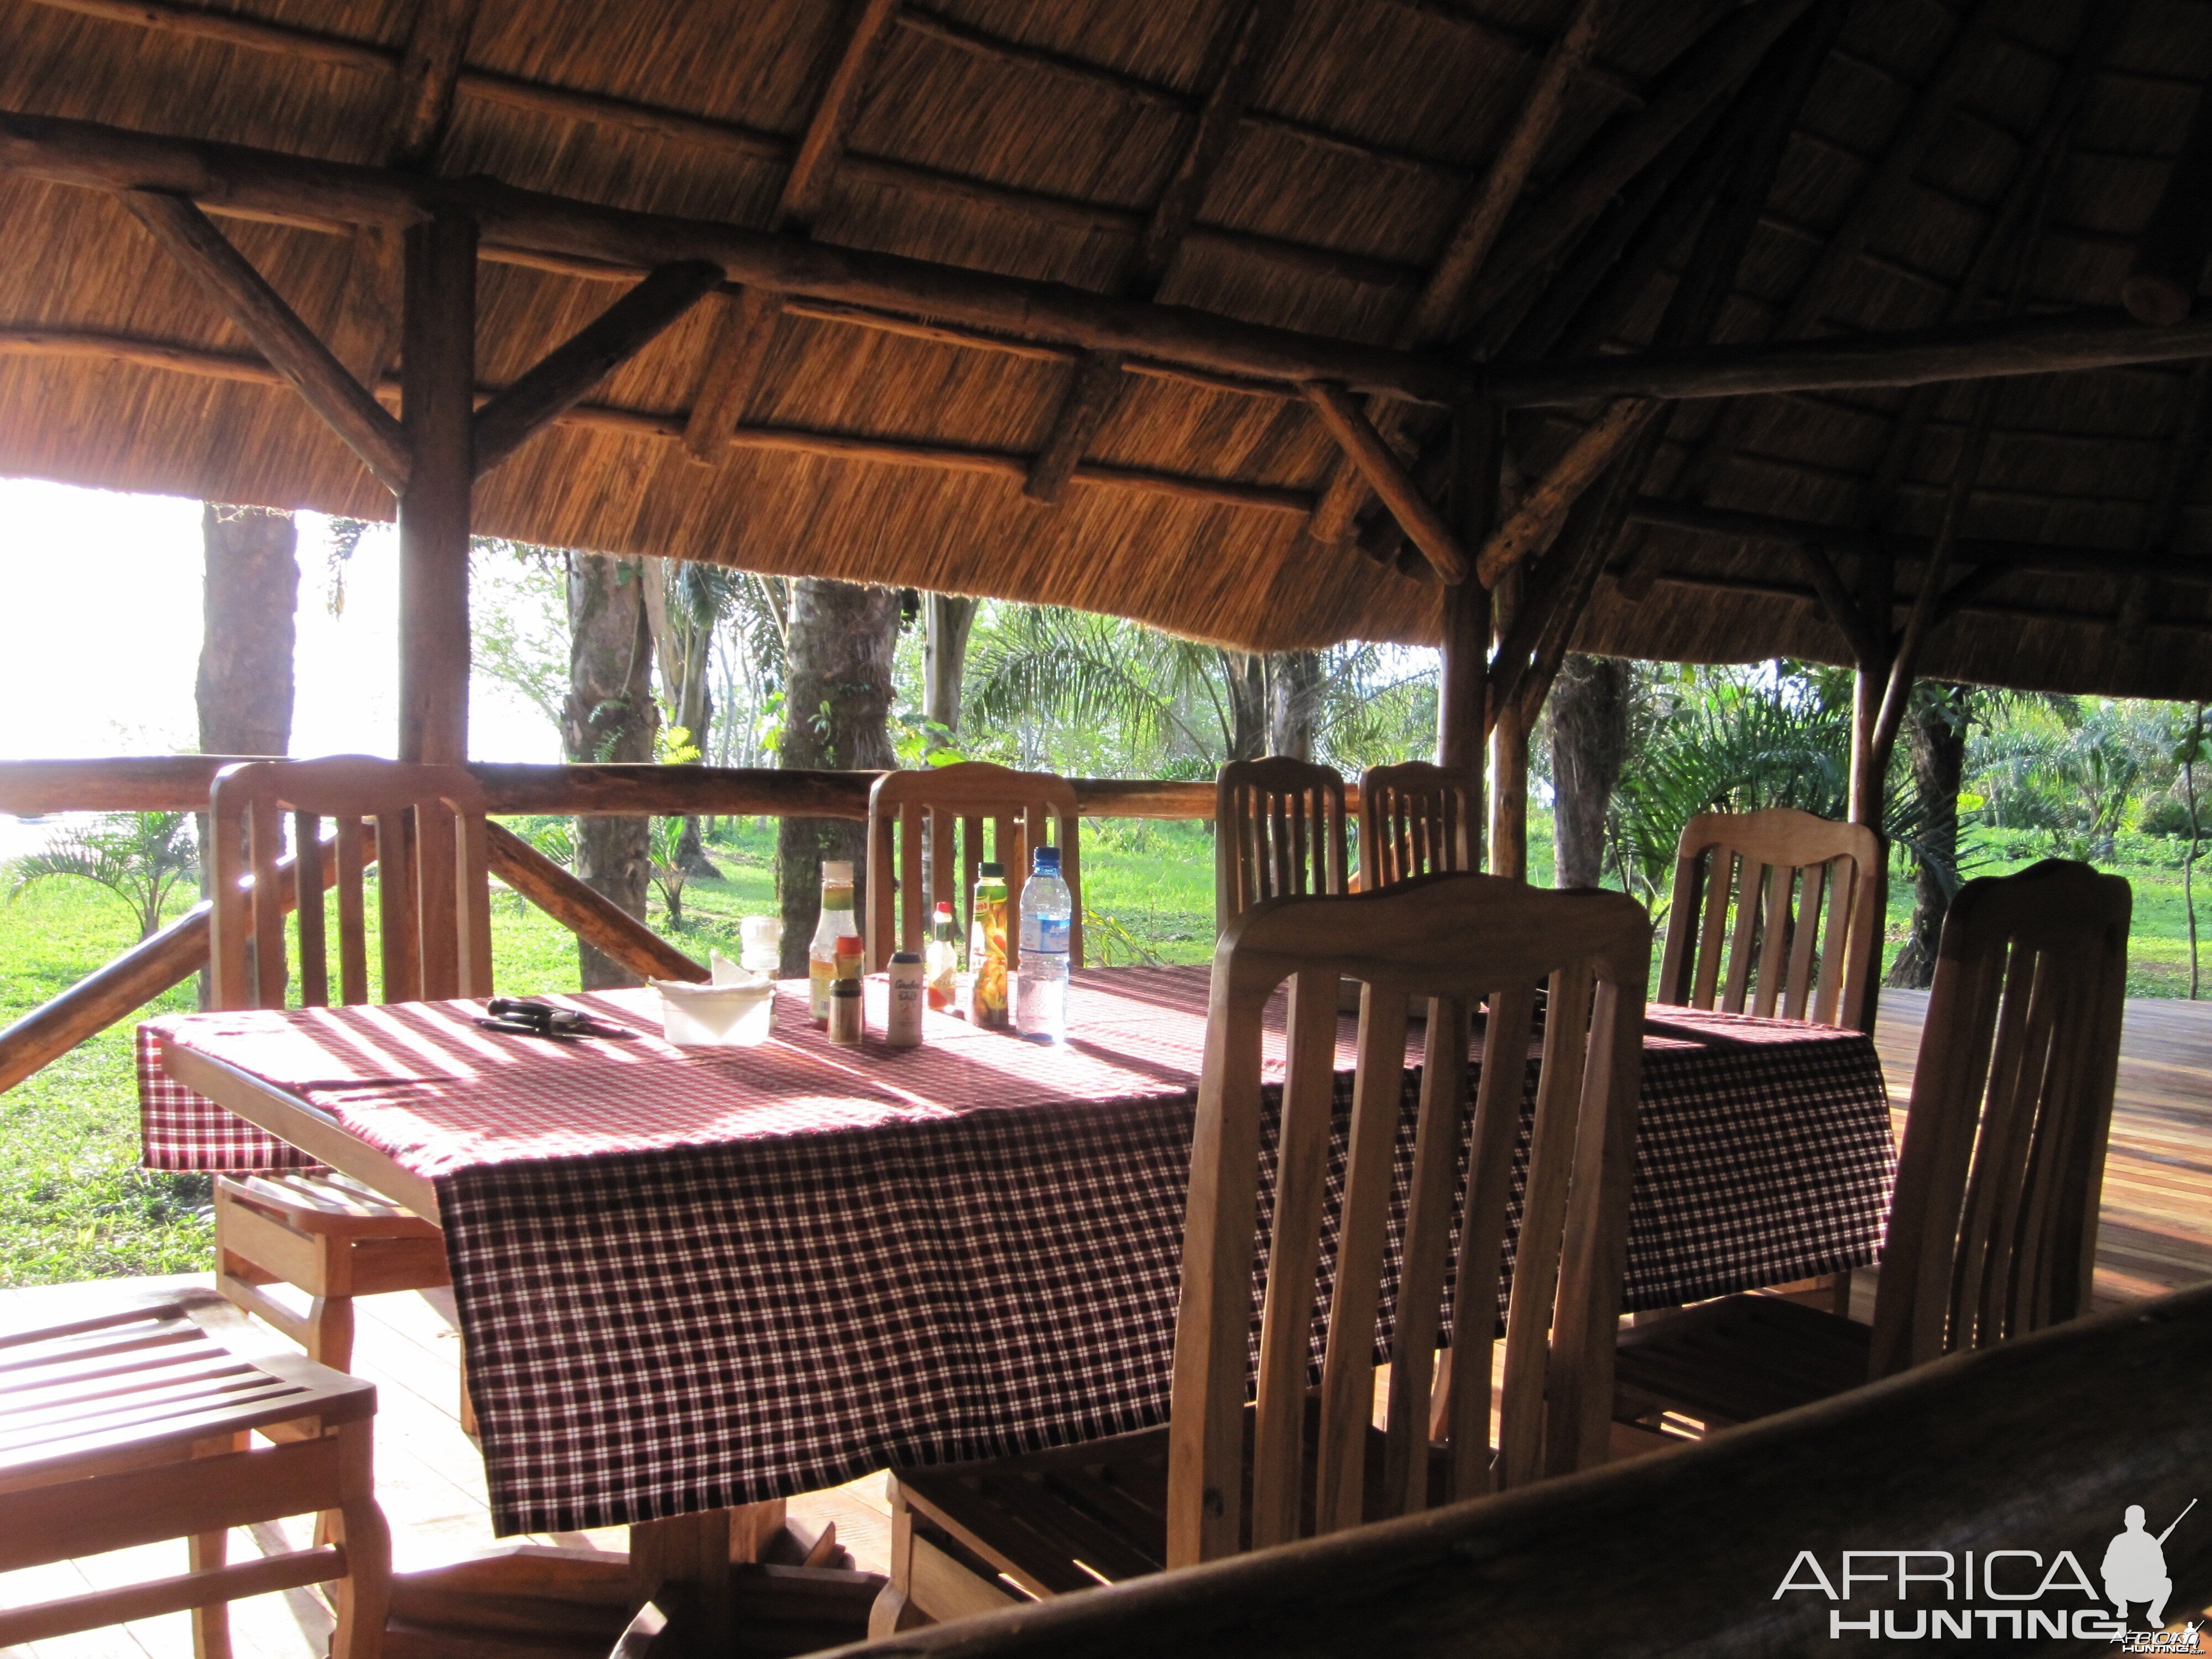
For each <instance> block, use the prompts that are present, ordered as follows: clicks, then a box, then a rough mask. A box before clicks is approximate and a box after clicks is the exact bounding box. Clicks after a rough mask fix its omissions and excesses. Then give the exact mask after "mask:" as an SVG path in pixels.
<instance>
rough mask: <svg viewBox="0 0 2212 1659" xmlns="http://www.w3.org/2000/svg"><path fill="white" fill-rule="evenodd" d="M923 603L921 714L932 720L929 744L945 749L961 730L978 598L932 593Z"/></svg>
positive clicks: (923, 717) (933, 747)
mask: <svg viewBox="0 0 2212 1659" xmlns="http://www.w3.org/2000/svg"><path fill="white" fill-rule="evenodd" d="M923 605H924V607H925V610H924V615H925V617H926V618H927V623H926V626H927V632H926V633H925V635H924V636H923V640H922V647H921V717H922V719H923V720H926V721H927V722H928V724H929V736H928V738H927V746H928V747H930V748H932V749H944V748H947V747H949V746H951V742H952V738H953V735H954V734H955V733H957V732H958V731H959V730H960V686H961V682H962V681H963V679H965V678H966V677H967V673H968V631H969V629H971V628H973V627H974V626H975V600H973V599H961V598H960V597H959V596H957V594H952V593H931V594H928V595H927V596H925V598H924V600H923ZM940 726H941V727H943V728H944V729H943V730H942V731H939V729H938V728H939V727H940Z"/></svg>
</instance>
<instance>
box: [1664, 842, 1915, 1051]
mask: <svg viewBox="0 0 2212 1659" xmlns="http://www.w3.org/2000/svg"><path fill="white" fill-rule="evenodd" d="M1888 867H1889V866H1888V859H1887V848H1885V847H1884V846H1883V843H1882V839H1881V836H1880V835H1878V834H1877V833H1876V832H1875V831H1874V830H1873V829H1869V828H1868V827H1867V826H1866V825H1864V824H1860V823H1831V822H1829V821H1828V820H1827V819H1826V818H1816V817H1814V816H1813V815H1812V814H1811V813H1810V812H1800V811H1796V810H1795V809H1794V808H1791V807H1787V806H1775V807H1769V808H1768V809H1767V810H1765V811H1762V812H1740V813H1735V812H1700V813H1699V815H1698V816H1697V817H1693V818H1692V819H1691V820H1690V822H1689V823H1687V824H1686V826H1684V828H1683V830H1682V842H1681V848H1680V852H1679V853H1678V854H1676V856H1675V863H1674V901H1673V902H1672V904H1671V906H1670V907H1669V908H1668V920H1667V949H1666V954H1665V956H1664V957H1663V958H1662V961H1661V963H1660V965H1659V987H1658V989H1657V990H1656V991H1655V992H1654V993H1653V994H1652V997H1651V1000H1652V1001H1654V1002H1664V1003H1673V1004H1675V1005H1677V1006H1683V1007H1690V1008H1713V1007H1718V1008H1720V1009H1722V1010H1723V1012H1728V1013H1732V1014H1741V1013H1752V1014H1758V1015H1760V1016H1762V1017H1765V1016H1772V1015H1776V1014H1779V1015H1780V1016H1781V1017H1782V1018H1784V1019H1809V1020H1812V1021H1814V1022H1815V1023H1817V1024H1822V1025H1844V1026H1849V1027H1850V1029H1851V1030H1857V1031H1868V1032H1871V1031H1872V1030H1874V1014H1875V984H1876V980H1877V978H1878V976H1879V973H1880V969H1881V929H1882V921H1883V906H1884V905H1885V904H1886V903H1887V901H1888V895H1889V884H1888ZM1824 907H1825V909H1826V916H1827V921H1826V928H1825V931H1824V929H1823V927H1822V925H1821V915H1822V910H1823V908H1824ZM1731 915H1733V919H1734V923H1735V931H1734V934H1733V937H1732V938H1731V936H1730V933H1729V922H1730V918H1731ZM1723 958H1725V960H1726V966H1727V970H1728V971H1727V977H1726V979H1725V980H1723V977H1722V971H1721V970H1722V966H1723ZM1816 970H1817V973H1818V979H1817V981H1816V980H1815V977H1814V975H1815V972H1816Z"/></svg>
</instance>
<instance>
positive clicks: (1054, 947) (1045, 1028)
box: [1014, 847, 1075, 1043]
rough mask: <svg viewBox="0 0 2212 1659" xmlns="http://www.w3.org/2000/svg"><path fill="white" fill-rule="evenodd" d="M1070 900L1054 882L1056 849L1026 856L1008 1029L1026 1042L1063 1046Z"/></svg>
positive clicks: (1072, 904) (1056, 880)
mask: <svg viewBox="0 0 2212 1659" xmlns="http://www.w3.org/2000/svg"><path fill="white" fill-rule="evenodd" d="M1074 914H1075V902H1074V898H1073V896H1072V895H1071V894H1070V893H1069V892H1068V890H1067V884H1066V882H1064V881H1062V880H1061V879H1060V848H1057V847H1040V848H1036V850H1035V851H1034V852H1033V853H1032V854H1030V878H1029V879H1028V880H1027V881H1025V882H1024V883H1023V884H1022V933H1021V939H1022V957H1021V964H1020V966H1019V968H1018V969H1017V970H1016V972H1015V977H1014V1029H1015V1030H1017V1031H1018V1032H1020V1033H1021V1035H1022V1036H1025V1037H1027V1038H1029V1039H1030V1041H1031V1042H1050V1043H1061V1042H1066V1041H1067V969H1068V955H1067V943H1068V927H1069V922H1070V921H1071V920H1072V918H1073V915H1074Z"/></svg>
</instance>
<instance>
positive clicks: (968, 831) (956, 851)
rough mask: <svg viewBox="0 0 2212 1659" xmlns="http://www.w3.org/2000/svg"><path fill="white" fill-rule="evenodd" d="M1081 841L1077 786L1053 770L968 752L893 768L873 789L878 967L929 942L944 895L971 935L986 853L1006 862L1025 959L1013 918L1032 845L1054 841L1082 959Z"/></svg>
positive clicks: (1015, 959)
mask: <svg viewBox="0 0 2212 1659" xmlns="http://www.w3.org/2000/svg"><path fill="white" fill-rule="evenodd" d="M986 824H988V825H989V826H990V829H991V838H992V850H991V851H990V852H989V853H988V854H986V853H985V852H984V850H983V839H984V826H985V825H986ZM1081 842H1082V836H1081V822H1080V819H1079V817H1078V815H1077V812H1076V809H1075V786H1074V785H1073V784H1072V783H1070V782H1069V781H1067V780H1066V778H1062V777H1056V776H1054V775H1053V774H1052V773H1050V772H1017V771H1014V770H1012V769H1010V768H1007V767H1004V766H994V765H992V764H991V763H989V762H987V761H963V762H961V763H958V764H957V765H953V766H940V767H936V768H933V769H928V770H925V771H914V772H886V773H884V775H883V776H881V777H879V778H878V779H877V780H876V782H875V787H873V788H872V789H870V790H869V791H868V915H867V934H868V967H869V969H870V971H872V972H879V971H881V969H883V968H884V966H885V965H886V964H887V963H889V962H890V959H891V952H892V951H919V950H921V948H922V947H923V946H924V945H926V944H927V943H928V939H929V918H930V915H931V914H932V912H933V910H934V908H935V907H936V905H937V904H938V902H939V901H940V900H943V901H945V902H949V903H951V906H952V914H953V915H955V916H957V917H958V918H959V921H960V928H961V937H962V938H963V939H965V938H966V937H967V930H968V926H969V921H971V920H972V917H971V912H972V911H973V909H974V907H975V872H976V871H977V869H978V868H980V867H981V865H982V863H983V861H984V860H985V859H986V858H991V859H995V860H998V861H999V862H1000V863H1001V864H1003V865H1005V866H1006V905H1007V920H1008V923H1009V926H1008V927H1007V932H1006V966H1007V967H1008V968H1009V969H1012V968H1017V967H1018V966H1020V964H1021V944H1020V940H1019V939H1017V938H1016V937H1015V929H1014V928H1013V927H1012V920H1013V918H1014V917H1016V916H1018V915H1020V914H1021V902H1022V884H1023V883H1024V881H1025V880H1027V879H1028V877H1029V872H1030V859H1029V855H1030V849H1031V848H1036V847H1054V846H1056V847H1058V848H1060V879H1061V880H1063V881H1065V882H1066V884H1067V890H1068V892H1069V894H1070V895H1071V896H1073V898H1074V901H1075V909H1074V914H1073V915H1072V916H1070V917H1069V919H1068V929H1067V949H1068V961H1069V963H1070V965H1071V966H1073V967H1077V968H1080V967H1081V966H1082V965H1083V859H1082V847H1081ZM925 847H926V849H927V856H926V857H925ZM956 872H957V882H956V880H955V876H956Z"/></svg>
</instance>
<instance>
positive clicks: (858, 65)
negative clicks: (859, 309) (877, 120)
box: [684, 0, 899, 461]
mask: <svg viewBox="0 0 2212 1659" xmlns="http://www.w3.org/2000/svg"><path fill="white" fill-rule="evenodd" d="M898 8H899V0H854V5H853V9H852V11H851V13H850V15H849V20H848V26H847V28H846V31H845V37H844V45H843V47H842V50H841V51H840V52H838V54H837V58H836V62H835V63H833V64H831V65H830V68H829V76H828V78H827V79H826V80H825V81H824V82H823V87H822V95H821V96H820V97H819V98H818V99H817V100H815V105H814V113H813V115H812V117H811V118H810V119H809V120H808V121H807V124H806V131H805V133H804V134H803V135H802V136H801V137H800V138H799V147H798V149H796V150H795V151H794V152H793V155H792V158H791V167H790V169H789V171H788V172H787V173H785V175H784V180H783V188H782V190H781V192H780V193H779V194H778V195H777V197H776V203H775V209H774V210H773V211H772V212H771V213H770V214H769V223H768V228H769V230H771V231H782V230H786V229H790V228H797V229H798V230H799V231H800V232H801V233H802V234H803V233H804V232H805V231H806V230H807V229H808V228H810V227H811V225H812V223H813V221H814V218H815V216H816V215H817V214H818V213H819V212H820V211H821V210H822V204H823V198H824V197H825V195H826V193H827V191H828V190H829V176H830V174H831V173H832V172H833V171H835V169H836V165H837V160H838V157H839V156H840V155H842V154H843V152H844V149H845V141H846V140H847V139H848V138H849V137H851V136H852V132H853V125H854V123H855V122H856V121H858V120H859V119H860V104H861V100H862V97H863V95H864V94H866V91H867V84H868V75H869V71H870V70H872V69H873V67H874V66H875V62H876V58H877V56H878V53H880V52H881V51H882V50H883V46H884V41H885V40H886V39H888V38H889V35H890V26H891V21H892V20H893V19H894V18H895V17H896V15H898ZM778 309H779V296H778V295H776V294H775V292H773V291H772V290H768V289H757V288H748V289H744V291H743V292H742V293H740V294H738V295H734V296H732V298H731V300H730V301H728V302H727V304H726V307H725V311H724V315H723V319H722V325H721V327H720V330H719V331H717V333H716V335H715V339H714V345H713V346H712V347H711V348H710V349H709V350H708V358H707V366H706V368H705V371H704V373H703V374H702V375H701V378H700V381H699V392H698V395H697V396H696V398H693V399H692V403H691V419H690V425H689V426H688V428H686V430H685V432H684V447H685V448H686V449H687V450H689V451H690V453H691V455H692V456H693V458H694V459H698V460H702V461H713V460H715V459H719V458H720V455H721V453H722V451H723V449H724V447H726V444H727V442H728V435H729V432H730V429H731V428H732V427H734V426H735V425H736V424H737V422H738V420H739V419H740V418H741V417H742V416H744V412H745V406H746V405H747V404H750V402H751V401H752V395H753V391H754V388H755V387H757V386H758V385H759V384H760V374H761V369H762V368H763V366H764V365H765V364H766V363H767V362H768V348H769V342H770V341H771V340H773V339H774V338H775V319H776V313H777V311H778Z"/></svg>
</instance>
